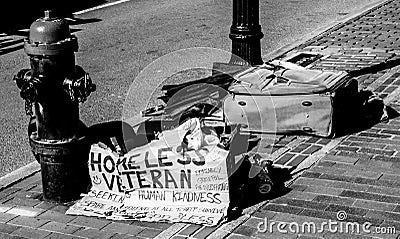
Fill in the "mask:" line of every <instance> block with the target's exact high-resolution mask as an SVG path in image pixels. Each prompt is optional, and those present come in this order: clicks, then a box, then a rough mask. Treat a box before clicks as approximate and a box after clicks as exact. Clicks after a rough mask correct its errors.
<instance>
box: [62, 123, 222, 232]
mask: <svg viewBox="0 0 400 239" xmlns="http://www.w3.org/2000/svg"><path fill="white" fill-rule="evenodd" d="M189 130H190V133H192V134H191V135H189V137H190V138H189V143H188V144H186V145H182V144H181V142H182V140H183V138H184V137H188V134H187V132H188V131H189ZM201 130H202V129H200V123H199V122H198V121H191V122H188V123H186V124H184V125H181V126H180V127H179V128H177V129H175V130H170V131H165V132H163V134H162V135H160V137H159V140H154V141H152V142H150V143H149V144H147V145H144V146H141V147H138V148H134V149H133V150H131V151H130V152H128V153H127V154H125V155H124V156H121V157H119V156H118V155H116V154H115V153H114V152H112V151H111V150H110V149H104V148H101V147H100V146H99V145H96V144H95V145H92V148H91V151H90V157H89V159H90V161H89V171H90V177H91V180H92V185H93V187H92V189H91V191H90V192H89V193H88V194H87V195H85V196H84V197H83V198H82V199H81V200H80V201H78V202H77V203H76V204H75V205H73V206H72V207H71V208H70V209H69V210H68V211H67V214H74V215H87V216H100V217H106V218H109V219H112V220H142V221H150V222H152V221H168V222H189V223H196V224H203V225H208V226H213V225H216V224H218V222H219V221H221V219H222V218H223V216H224V215H226V211H227V208H228V205H229V187H228V174H227V167H226V157H227V155H228V151H226V150H224V149H221V148H219V147H217V146H216V144H215V142H216V141H215V140H214V139H212V140H206V141H204V138H205V137H204V136H205V135H204V134H203V133H202V131H201ZM208 137H214V136H210V135H208ZM199 140H201V142H200V141H199ZM207 142H208V143H207ZM210 142H211V143H210Z"/></svg>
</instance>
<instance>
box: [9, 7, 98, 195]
mask: <svg viewBox="0 0 400 239" xmlns="http://www.w3.org/2000/svg"><path fill="white" fill-rule="evenodd" d="M24 49H25V52H26V54H27V55H28V56H29V59H30V66H31V69H23V70H21V71H20V72H18V73H17V74H16V75H15V76H14V80H15V82H16V84H17V86H18V88H19V89H20V90H21V92H20V94H21V97H22V98H23V99H24V100H25V110H26V113H27V114H28V115H30V116H31V122H30V125H29V127H28V134H29V142H30V145H31V148H32V151H33V154H34V155H35V157H36V159H37V161H38V162H39V163H40V164H41V174H42V183H43V197H44V199H46V200H50V201H58V202H66V201H71V200H75V199H77V198H78V197H79V196H80V194H81V193H85V192H86V190H87V189H88V188H89V184H90V178H89V173H88V168H87V160H88V155H89V149H90V145H88V143H87V140H86V138H85V134H86V126H85V125H84V124H83V123H82V122H81V121H80V120H79V103H81V102H84V101H85V100H86V99H87V97H88V96H89V95H90V93H92V92H93V91H95V89H96V86H95V85H94V84H93V83H92V81H91V79H90V77H89V74H88V73H86V72H85V71H84V70H83V69H82V67H80V66H77V65H75V54H74V52H76V51H77V50H78V41H77V38H76V37H75V36H73V35H72V34H71V32H70V29H69V25H68V23H67V21H66V20H65V19H61V18H57V17H53V16H52V14H51V12H50V11H45V16H44V17H42V18H39V19H37V20H36V21H34V22H33V23H32V24H31V26H30V30H29V37H28V38H27V39H25V43H24Z"/></svg>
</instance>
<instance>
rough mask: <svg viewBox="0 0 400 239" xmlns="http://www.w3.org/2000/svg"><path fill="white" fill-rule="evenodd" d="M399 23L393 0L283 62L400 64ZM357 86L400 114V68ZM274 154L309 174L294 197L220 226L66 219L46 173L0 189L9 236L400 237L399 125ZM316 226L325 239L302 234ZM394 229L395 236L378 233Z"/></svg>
mask: <svg viewBox="0 0 400 239" xmlns="http://www.w3.org/2000/svg"><path fill="white" fill-rule="evenodd" d="M261 14H262V13H261ZM399 22H400V2H399V1H396V0H390V1H386V2H384V3H383V4H381V5H379V6H376V7H374V8H372V9H370V10H368V11H366V12H364V13H362V14H360V15H358V16H356V17H355V18H353V19H350V20H348V21H346V22H343V23H341V24H339V25H336V26H335V27H333V28H331V29H329V30H327V31H325V32H323V33H322V34H320V35H318V36H316V37H314V38H311V39H309V40H307V41H305V42H303V43H301V44H300V45H298V46H297V47H294V48H293V49H290V50H289V51H287V52H286V53H284V54H282V55H281V56H279V57H278V58H280V59H287V58H290V57H291V56H293V55H295V54H297V53H301V52H313V53H318V54H320V56H319V57H316V58H315V59H314V60H313V61H308V62H306V63H305V64H306V67H307V68H312V69H325V70H346V71H349V70H355V69H360V68H363V67H366V66H370V65H372V64H378V63H381V62H384V61H389V62H390V61H391V62H394V63H396V62H397V61H396V60H397V59H400V57H399V55H400V41H399V39H400V25H399ZM300 63H304V62H300ZM396 64H397V63H396ZM356 79H357V80H358V82H359V88H360V89H369V90H373V91H374V92H376V93H378V94H379V96H380V97H381V98H383V99H384V101H385V104H386V105H388V106H390V107H391V108H393V109H394V110H396V111H399V112H400V100H399V99H400V97H398V96H400V91H399V88H398V86H399V85H400V67H397V66H396V65H395V64H392V65H390V67H388V68H386V69H379V70H378V71H376V72H372V73H369V74H366V75H362V76H359V77H357V78H356ZM271 150H272V152H273V153H272V155H273V160H274V162H275V164H279V165H282V166H290V167H293V166H299V167H300V168H305V170H304V171H302V172H299V174H298V175H297V177H296V178H294V180H292V181H291V182H290V183H289V184H288V185H287V186H288V188H289V190H288V192H287V193H285V194H284V195H282V196H279V197H277V198H275V199H271V200H269V201H262V202H260V203H258V204H256V205H253V206H251V207H249V208H247V209H246V210H245V211H244V215H242V216H241V217H239V218H238V219H237V220H234V221H232V222H229V223H225V224H223V225H221V226H219V227H204V226H199V225H192V224H185V223H175V224H172V223H145V222H136V221H134V222H132V221H109V220H105V219H99V218H92V217H84V216H69V215H65V214H64V213H65V211H66V210H67V208H68V206H69V205H68V204H67V205H60V204H53V203H49V202H44V201H42V200H41V191H42V190H41V182H40V174H39V173H36V174H34V175H32V176H30V177H28V178H25V179H24V180H22V181H20V182H17V183H15V184H12V185H11V186H8V187H6V188H2V189H1V190H0V238H97V239H100V238H176V239H178V238H188V237H190V238H199V239H200V238H297V239H303V238H304V239H305V238H397V239H399V238H400V119H399V118H392V119H390V120H389V121H388V122H382V123H379V124H376V125H374V126H372V127H370V128H368V129H366V130H363V131H360V132H355V133H352V134H350V135H346V136H343V137H340V138H336V139H326V138H318V137H311V136H293V135H292V136H289V135H286V136H280V137H278V138H277V140H276V142H275V143H274V145H272V146H271ZM329 222H333V223H336V225H337V231H336V232H334V231H332V230H328V227H327V223H329ZM279 223H280V224H279ZM285 223H286V224H285ZM312 223H313V224H314V225H315V227H316V230H317V232H315V233H314V232H313V231H312V230H311V231H307V230H303V231H301V228H296V225H300V226H302V225H306V226H307V225H308V226H309V225H310V224H312ZM349 223H353V224H349ZM356 223H358V224H356ZM365 223H366V224H365ZM278 225H281V227H280V228H279V226H278ZM340 225H341V226H343V225H344V226H343V227H346V226H355V225H361V226H362V225H367V226H368V228H366V229H369V230H370V232H371V233H369V232H367V231H366V230H361V231H359V232H353V233H350V232H346V231H344V232H343V230H345V229H346V228H344V229H343V228H341V230H342V231H340V228H338V227H339V226H340ZM265 226H268V227H271V228H272V231H271V230H262V229H269V228H268V227H265ZM282 226H285V227H284V228H283V227H282ZM322 227H323V229H324V230H322V229H321V228H322ZM393 228H395V229H396V231H395V232H394V233H386V234H377V233H373V232H376V230H387V231H390V230H392V229H393ZM279 229H281V231H282V230H287V231H288V232H287V233H283V232H280V231H279Z"/></svg>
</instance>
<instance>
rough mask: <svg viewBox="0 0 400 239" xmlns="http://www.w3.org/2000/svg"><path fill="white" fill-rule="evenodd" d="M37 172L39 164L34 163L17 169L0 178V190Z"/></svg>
mask: <svg viewBox="0 0 400 239" xmlns="http://www.w3.org/2000/svg"><path fill="white" fill-rule="evenodd" d="M38 171H40V164H39V163H38V162H36V161H33V162H31V163H29V164H27V165H25V166H23V167H20V168H19V169H16V170H14V171H12V172H11V173H8V174H6V175H4V176H3V177H1V178H0V190H2V189H4V188H6V187H8V186H10V185H11V184H13V183H16V182H19V181H21V180H23V179H24V178H27V177H29V176H31V175H32V174H34V173H36V172H38Z"/></svg>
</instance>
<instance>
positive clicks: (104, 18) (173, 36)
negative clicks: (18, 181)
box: [0, 0, 377, 176]
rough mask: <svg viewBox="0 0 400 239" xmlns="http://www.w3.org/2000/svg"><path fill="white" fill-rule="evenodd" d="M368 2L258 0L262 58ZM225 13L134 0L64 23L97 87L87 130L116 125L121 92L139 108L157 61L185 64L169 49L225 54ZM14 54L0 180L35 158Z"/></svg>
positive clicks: (6, 74)
mask: <svg viewBox="0 0 400 239" xmlns="http://www.w3.org/2000/svg"><path fill="white" fill-rule="evenodd" d="M375 2H377V0H338V1H329V0H310V1H301V0H299V1H296V0H269V1H260V23H261V25H262V31H263V33H264V38H263V39H262V42H261V45H262V53H263V55H265V54H268V53H269V52H272V51H274V50H276V49H278V48H280V47H282V46H285V45H287V44H289V43H292V42H293V41H294V40H296V39H301V38H302V37H304V36H305V35H307V34H310V33H311V32H313V31H315V30H317V29H319V28H323V27H326V26H329V25H331V24H333V23H334V22H335V21H337V20H338V19H341V18H344V17H346V16H348V14H350V13H352V12H353V11H357V9H361V8H363V7H365V6H367V5H370V4H373V3H375ZM231 13H232V0H218V1H216V0H198V1H184V0H170V1H166V0H152V1H146V0H134V1H127V2H124V3H121V4H118V5H113V6H110V7H107V8H101V9H97V10H94V11H88V12H85V13H83V14H79V15H77V16H76V17H77V18H78V19H81V20H84V21H79V20H78V21H76V22H75V23H76V25H72V26H71V29H72V31H73V32H74V34H75V35H76V36H77V37H78V41H79V46H80V48H79V52H77V54H76V61H77V64H78V65H80V66H82V67H83V68H84V69H85V70H86V71H87V72H89V73H90V75H91V77H92V79H93V81H94V82H95V83H96V84H97V91H96V92H95V93H93V94H92V95H91V96H90V97H89V99H88V101H87V102H85V103H84V104H82V105H81V119H82V120H83V121H84V123H86V124H87V125H93V124H96V123H100V122H105V121H112V120H120V119H121V115H122V111H123V104H124V101H125V99H126V97H127V94H128V92H129V98H130V100H131V102H132V104H131V105H130V107H129V111H130V113H132V114H135V113H137V112H138V111H139V110H141V109H143V106H144V105H145V104H146V102H147V101H148V97H147V96H148V94H149V93H151V92H152V91H153V90H154V89H155V88H156V87H157V86H158V82H153V81H152V80H151V79H144V78H142V79H141V80H138V79H136V80H135V78H136V77H137V76H138V74H139V73H140V72H141V71H142V70H143V69H145V67H146V66H148V65H149V64H151V63H152V62H154V61H155V60H157V59H160V58H161V59H162V58H164V59H167V60H166V61H167V62H171V59H172V60H174V59H175V60H176V61H175V64H180V63H181V62H185V59H186V58H185V57H186V56H187V55H185V54H172V55H170V54H171V53H172V52H175V51H177V50H182V49H188V48H193V47H211V48H216V49H220V50H224V51H227V52H229V51H230V46H231V41H230V39H229V38H228V34H229V28H230V26H231V21H232V17H231ZM83 22H84V24H80V23H83ZM8 38H15V39H20V38H22V37H21V36H14V35H0V39H1V40H2V41H4V39H8ZM0 43H1V42H0ZM1 47H3V45H1ZM16 49H18V50H14V51H7V52H6V51H4V53H2V54H1V55H0V70H1V72H2V75H1V77H0V101H1V104H0V112H1V116H0V122H1V126H2V127H1V128H0V134H1V137H0V145H1V147H0V176H2V175H5V174H6V173H8V172H11V171H13V170H15V169H17V168H19V167H21V166H23V165H26V164H27V163H29V162H31V161H33V160H34V158H33V156H32V153H31V152H30V147H29V144H28V138H27V124H28V117H27V116H26V115H25V112H24V102H23V100H22V99H21V98H20V97H19V90H18V88H17V87H16V85H15V83H14V82H13V81H12V78H13V75H14V74H16V73H17V72H18V71H19V70H20V69H23V68H27V67H29V61H28V58H27V56H26V55H25V53H24V52H23V50H22V49H21V48H16ZM181 52H182V51H181ZM185 52H187V51H185ZM189 52H191V51H189ZM168 56H170V57H168ZM176 56H180V57H181V58H182V59H178V58H176ZM191 56H192V55H191ZM193 59H195V57H194V58H193ZM172 65H174V64H172ZM152 66H157V64H153V65H152ZM155 68H156V67H155ZM148 75H151V74H148ZM129 89H131V90H129Z"/></svg>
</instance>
